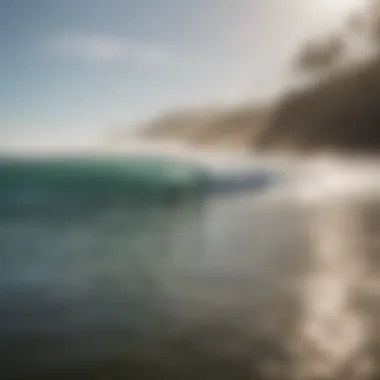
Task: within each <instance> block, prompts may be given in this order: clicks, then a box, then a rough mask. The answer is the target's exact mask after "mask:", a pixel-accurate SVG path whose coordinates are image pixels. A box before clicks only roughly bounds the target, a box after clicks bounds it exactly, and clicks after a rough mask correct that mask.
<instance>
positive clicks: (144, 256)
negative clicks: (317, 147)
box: [0, 158, 380, 380]
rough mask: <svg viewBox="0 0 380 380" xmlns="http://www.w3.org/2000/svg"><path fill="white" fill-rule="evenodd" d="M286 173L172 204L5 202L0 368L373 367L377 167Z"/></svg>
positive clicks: (295, 371) (350, 371)
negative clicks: (259, 184)
mask: <svg viewBox="0 0 380 380" xmlns="http://www.w3.org/2000/svg"><path fill="white" fill-rule="evenodd" d="M253 161H254V160H253ZM281 165H283V164H280V163H278V164H277V165H273V162H271V163H270V164H269V163H266V162H265V161H263V162H261V163H260V168H262V167H265V168H267V169H268V170H269V171H268V173H271V170H272V171H273V170H274V169H273V168H278V167H280V166H281ZM237 166H238V165H237ZM248 168H249V169H248ZM219 169H220V168H219ZM228 170H229V173H231V168H229V169H228ZM236 170H237V169H236V168H234V169H233V170H232V171H236ZM244 170H249V173H250V175H254V173H255V170H257V172H258V166H257V165H256V166H252V165H246V166H244ZM244 170H243V171H244ZM247 173H248V172H247ZM276 173H277V172H276ZM284 173H287V174H286V175H285V177H286V176H287V178H288V179H289V180H288V181H286V182H285V183H284V182H280V183H279V184H272V185H270V184H269V185H268V186H267V187H266V188H265V189H262V188H261V189H260V191H258V189H255V188H251V189H247V190H246V191H243V192H239V193H237V194H234V193H233V192H231V191H229V192H228V194H225V195H223V194H215V195H214V194H213V193H211V192H210V194H208V195H207V196H206V197H200V198H191V199H189V200H187V199H184V200H182V201H181V202H179V203H177V204H175V205H174V206H170V205H169V206H168V205H167V204H164V203H160V202H155V203H149V202H147V203H144V202H139V203H138V204H132V203H120V202H113V203H112V202H111V203H109V204H102V205H101V207H95V206H92V207H88V206H86V207H81V204H80V203H79V204H78V203H76V204H75V207H70V205H69V204H66V206H65V208H64V209H62V207H61V208H59V207H58V208H56V207H54V204H53V205H52V204H50V206H49V207H46V205H45V206H44V207H45V208H46V209H47V208H48V209H49V212H46V210H45V209H43V208H41V207H42V206H39V208H36V209H33V210H31V209H26V208H25V209H22V208H21V209H20V207H19V208H17V212H14V213H13V212H11V211H10V210H11V209H9V208H8V209H7V212H3V213H1V214H0V248H1V256H0V353H1V358H2V360H1V365H0V372H1V376H2V378H4V379H111V380H112V379H193V378H198V379H218V380H221V379H234V380H235V379H237V380H238V379H268V380H269V379H341V378H344V377H350V378H352V379H369V378H374V377H375V376H377V373H378V370H379V369H378V368H377V367H378V366H377V364H376V363H377V359H378V351H379V349H378V348H379V345H378V343H379V340H378V332H377V331H380V330H378V327H379V326H378V322H377V313H378V312H377V305H378V293H377V288H376V284H377V276H378V273H379V272H378V271H377V266H376V265H378V264H377V263H378V262H379V263H380V261H379V260H378V259H377V255H376V254H377V253H380V252H379V251H378V249H379V248H380V246H379V245H376V244H377V239H378V233H379V232H380V230H379V229H378V228H379V226H380V224H379V221H380V209H379V210H377V208H376V207H377V206H378V201H379V199H380V192H379V191H378V190H380V186H378V184H377V180H376V173H377V164H374V163H371V164H369V163H367V162H365V163H363V162H359V163H353V162H351V161H349V162H348V161H344V160H343V161H342V160H337V159H330V158H328V159H314V160H310V161H309V162H302V164H301V163H295V164H287V165H283V171H282V174H281V176H284ZM270 175H271V176H273V173H272V174H270ZM275 175H279V174H275ZM227 177H228V175H227Z"/></svg>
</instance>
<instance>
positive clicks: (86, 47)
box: [49, 32, 184, 66]
mask: <svg viewBox="0 0 380 380" xmlns="http://www.w3.org/2000/svg"><path fill="white" fill-rule="evenodd" d="M49 48H50V51H52V52H53V53H55V54H59V55H61V56H64V57H69V58H82V59H88V60H93V61H99V62H131V61H135V62H137V63H142V64H151V65H162V66H173V65H176V64H178V63H180V64H182V63H184V62H183V61H182V60H181V58H180V57H179V56H178V55H176V54H175V53H173V52H172V51H170V50H169V49H166V48H165V47H163V46H160V45H155V44H148V43H139V42H133V41H129V40H126V39H122V38H119V37H117V36H114V35H107V34H90V33H83V32H65V33H62V34H60V35H58V36H56V37H55V38H53V39H52V40H51V41H50V45H49Z"/></svg>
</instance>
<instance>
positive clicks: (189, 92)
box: [0, 0, 360, 142]
mask: <svg viewBox="0 0 380 380" xmlns="http://www.w3.org/2000/svg"><path fill="white" fill-rule="evenodd" d="M359 2H360V0H335V1H334V0H0V44H1V53H0V54H1V56H0V139H1V140H2V141H3V142H5V141H13V140H15V139H18V138H23V139H27V138H32V136H35V137H34V138H36V136H37V137H38V138H39V136H42V135H48V136H50V137H52V138H57V139H64V138H66V137H67V136H73V135H74V136H77V138H80V137H81V136H82V137H83V136H85V135H88V136H90V135H94V134H96V133H99V132H100V131H102V130H103V129H106V128H107V127H108V126H112V125H114V124H122V123H125V125H134V124H135V123H136V122H138V121H140V120H145V119H148V118H150V117H152V116H154V115H155V114H157V113H158V112H161V111H162V110H167V109H170V108H171V107H176V106H181V105H187V104H189V105H192V104H203V103H205V104H207V103H218V102H220V101H236V100H238V99H242V98H244V97H247V96H251V95H260V94H261V93H263V91H264V90H268V89H271V88H272V87H273V86H275V85H277V84H278V83H279V81H280V80H281V79H282V78H284V77H285V71H286V70H285V68H286V65H287V64H288V61H289V59H290V58H291V55H292V53H293V52H294V50H295V49H296V48H297V46H298V44H299V43H300V42H301V41H303V40H305V39H306V38H307V37H308V36H310V35H311V34H313V33H318V32H325V31H328V30H331V28H334V26H336V25H338V22H339V21H341V16H342V14H343V13H344V12H346V11H347V10H348V9H349V8H351V7H353V6H356V3H359Z"/></svg>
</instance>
